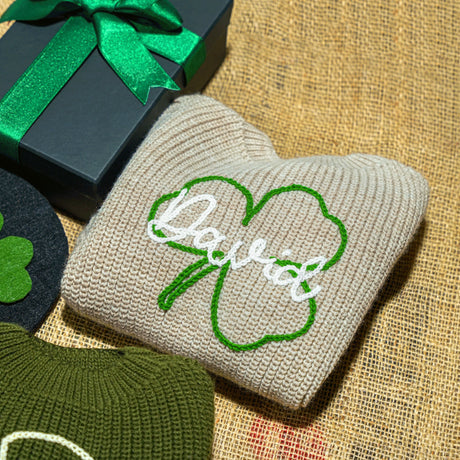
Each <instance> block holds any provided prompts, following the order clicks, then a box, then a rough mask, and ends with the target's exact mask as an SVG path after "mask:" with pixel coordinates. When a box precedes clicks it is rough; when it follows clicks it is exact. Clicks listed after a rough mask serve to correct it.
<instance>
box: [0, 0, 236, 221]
mask: <svg viewBox="0 0 460 460" xmlns="http://www.w3.org/2000/svg"><path fill="white" fill-rule="evenodd" d="M232 3H233V1H232V0H193V1H191V0H171V4H173V6H174V7H175V8H176V9H177V10H178V12H179V13H180V15H181V17H182V18H183V26H184V27H186V28H187V29H189V30H191V31H192V32H194V33H195V34H197V35H199V36H200V37H201V38H202V39H203V40H204V42H205V46H206V60H205V62H204V63H203V64H202V66H201V67H200V68H199V70H198V71H197V73H196V74H195V75H194V77H193V78H192V79H191V81H190V82H188V83H187V84H186V85H185V75H184V71H183V69H182V67H180V66H179V65H178V64H175V63H173V62H171V61H168V60H167V59H165V58H162V57H160V56H157V55H155V58H156V59H157V60H158V62H159V63H160V64H161V65H162V67H163V68H164V69H165V70H166V71H167V73H168V74H169V75H170V76H171V78H172V79H173V80H174V81H175V82H176V83H177V84H178V85H179V86H180V87H181V88H184V89H183V90H182V91H181V92H178V91H171V90H166V89H164V88H151V89H150V94H149V98H148V101H147V104H146V105H142V104H141V103H140V102H139V100H138V99H137V98H136V97H135V96H134V95H133V94H132V93H131V92H130V90H129V89H128V88H127V87H126V86H125V85H124V83H123V82H122V81H121V79H120V78H119V77H118V76H117V75H116V74H115V72H114V71H113V70H112V69H111V68H110V66H109V65H108V64H107V62H106V61H105V60H104V59H103V58H102V56H101V55H100V53H99V51H98V50H97V49H96V50H94V51H93V52H92V53H91V55H90V56H89V57H88V59H87V60H86V61H85V62H84V63H83V65H82V66H81V67H80V68H79V69H78V71H77V72H76V73H75V74H74V75H73V77H72V78H71V79H70V80H69V82H68V83H67V84H66V85H65V86H64V88H63V89H62V90H61V91H60V92H59V94H58V95H57V96H56V97H55V98H54V99H53V100H52V102H51V103H50V104H49V105H48V106H47V108H46V110H45V111H44V112H43V113H42V115H40V117H39V118H38V119H37V120H36V121H35V123H34V124H33V125H32V127H31V128H30V129H29V131H27V133H26V134H25V135H24V137H23V138H22V140H21V142H20V146H19V157H20V163H19V164H18V163H16V162H14V161H13V160H11V159H10V158H9V157H6V156H5V155H2V152H1V151H0V167H2V168H5V169H9V170H10V171H12V172H15V173H16V174H19V175H21V176H23V177H24V178H25V179H27V180H29V181H30V182H31V183H32V184H34V185H35V186H36V187H37V188H38V189H40V190H41V191H42V193H44V194H45V195H46V196H47V197H48V199H49V200H50V201H51V203H52V204H53V205H54V206H56V207H58V208H61V209H63V210H64V211H67V212H69V213H70V214H72V215H74V216H75V217H77V218H79V219H83V220H87V219H88V218H89V217H90V216H91V214H92V213H93V212H94V211H95V210H96V208H97V207H98V206H99V205H100V204H101V203H102V201H103V199H104V197H105V196H106V195H107V193H108V192H109V191H110V188H111V186H112V185H113V183H114V181H115V180H116V178H117V176H118V175H119V173H120V172H121V170H122V168H123V166H124V165H125V163H126V162H127V161H128V160H129V158H130V156H131V155H132V153H133V151H134V150H135V148H136V147H137V145H138V144H139V142H140V141H141V140H142V138H143V137H144V136H145V134H146V133H147V131H148V130H149V129H150V127H151V126H152V124H153V123H154V122H155V120H156V119H157V118H158V117H159V116H160V115H161V113H162V112H163V110H164V109H165V108H166V107H167V106H168V105H169V104H170V102H171V101H172V100H173V99H174V98H175V97H177V96H179V95H180V94H184V93H191V92H196V91H199V90H200V89H201V88H203V86H204V85H205V84H206V83H207V82H208V81H209V79H210V78H211V76H212V75H213V73H214V72H215V71H216V70H217V68H218V67H219V65H220V63H221V62H222V60H223V59H224V57H225V49H226V36H227V26H228V23H229V20H230V13H231V9H232ZM62 25H63V21H57V22H56V21H54V22H53V21H47V22H45V23H44V22H42V23H40V24H39V25H38V24H33V23H27V24H25V23H19V22H17V23H15V24H14V25H13V26H12V27H11V28H10V29H9V30H8V32H7V33H6V34H5V35H4V36H3V37H2V39H1V40H0V69H1V70H0V99H1V98H3V96H4V95H5V94H6V93H7V92H8V90H9V89H10V88H11V87H12V86H13V85H14V83H15V82H16V80H17V79H18V78H19V77H20V76H21V75H22V73H23V72H24V71H25V70H26V69H27V68H28V67H29V65H30V64H31V63H32V62H33V60H34V59H35V58H36V56H37V55H38V54H39V53H40V52H41V51H42V50H43V48H44V47H45V46H46V45H47V44H48V42H49V41H50V40H51V39H52V38H53V37H54V35H55V34H56V33H57V31H58V30H59V29H60V28H61V27H62Z"/></svg>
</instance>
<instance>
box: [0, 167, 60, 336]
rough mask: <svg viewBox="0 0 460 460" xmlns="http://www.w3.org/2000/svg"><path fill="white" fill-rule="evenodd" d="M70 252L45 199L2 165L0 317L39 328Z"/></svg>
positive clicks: (0, 179) (0, 199)
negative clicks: (3, 168)
mask: <svg viewBox="0 0 460 460" xmlns="http://www.w3.org/2000/svg"><path fill="white" fill-rule="evenodd" d="M67 255H68V246H67V238H66V235H65V233H64V229H63V228H62V225H61V222H60V220H59V218H58V216H57V215H56V213H55V212H54V210H53V208H52V207H51V205H50V204H49V203H48V201H47V200H46V198H45V197H43V196H42V195H41V194H40V193H39V192H38V191H37V190H36V189H35V188H34V187H32V185H30V184H29V183H28V182H26V181H25V180H23V179H21V178H19V177H17V176H15V175H13V174H11V173H9V172H6V171H4V170H2V169H0V321H4V322H11V323H16V324H19V325H21V326H23V327H25V328H26V329H28V330H29V331H32V330H34V329H36V328H37V327H38V326H39V325H40V323H41V322H42V321H43V319H44V317H45V316H46V314H47V313H48V311H49V310H50V308H51V306H52V305H53V303H54V301H55V300H56V298H57V296H58V294H59V288H60V283H61V277H62V271H63V270H64V265H65V262H66V260H67Z"/></svg>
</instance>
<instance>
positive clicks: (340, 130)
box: [0, 0, 460, 460]
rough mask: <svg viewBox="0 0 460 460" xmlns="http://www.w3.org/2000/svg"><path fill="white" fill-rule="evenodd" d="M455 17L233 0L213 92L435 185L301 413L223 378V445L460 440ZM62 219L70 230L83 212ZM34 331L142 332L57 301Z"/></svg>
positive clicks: (297, 148)
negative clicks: (84, 315) (348, 341)
mask: <svg viewBox="0 0 460 460" xmlns="http://www.w3.org/2000/svg"><path fill="white" fill-rule="evenodd" d="M8 3H9V0H6V1H5V0H0V5H1V8H3V9H4V8H5V7H6V5H7V4H8ZM459 23H460V6H459V5H458V2H457V1H455V0H449V1H442V2H441V1H433V2H418V1H417V2H412V1H385V2H383V1H376V2H339V3H337V2H332V1H324V2H314V3H313V2H305V1H302V0H294V1H291V2H285V1H279V0H261V1H260V2H251V1H248V0H236V2H235V8H234V12H233V16H232V19H231V25H230V29H229V50H228V56H227V59H226V61H225V62H224V64H223V66H222V67H221V69H220V70H219V72H218V74H217V75H216V76H215V77H214V78H213V80H212V82H211V83H210V84H209V86H208V87H207V89H206V91H205V93H206V94H208V95H210V96H213V97H215V98H216V99H218V100H220V101H221V102H223V103H225V104H227V105H229V106H230V107H232V108H234V109H235V110H236V111H237V112H239V113H240V114H241V115H243V116H244V117H245V118H246V119H247V120H248V121H249V122H251V123H253V124H254V125H256V126H257V127H258V128H260V129H262V130H263V131H265V132H266V133H267V134H268V135H269V136H270V137H271V138H272V140H273V143H274V146H275V149H276V150H277V152H278V153H279V154H280V155H281V156H283V157H285V158H288V157H297V156H310V155H317V154H334V155H343V154H348V153H351V152H366V153H373V154H377V155H382V156H385V157H388V158H394V159H397V160H398V161H400V162H402V163H404V164H407V165H409V166H412V167H414V168H415V169H416V170H418V171H420V172H422V174H424V176H425V177H426V178H427V179H428V181H429V183H430V188H431V201H430V205H429V206H428V212H427V215H426V219H425V222H424V224H422V227H421V229H420V230H419V232H418V233H417V235H416V238H415V241H414V242H413V243H412V244H411V245H410V247H409V250H408V251H407V253H406V254H405V256H403V258H402V259H401V260H400V262H399V263H398V264H397V266H396V267H395V269H394V270H393V272H392V275H391V276H390V279H389V280H388V281H387V283H386V285H385V286H384V288H383V289H382V291H381V293H380V296H379V299H378V300H377V302H376V303H375V305H374V307H373V308H372V310H371V312H370V313H369V315H368V316H367V319H366V321H365V324H364V325H363V327H362V328H361V330H360V332H359V334H358V335H357V337H356V338H355V340H354V341H353V344H352V346H351V347H350V350H349V351H348V352H347V353H346V355H345V356H344V357H343V359H342V360H341V362H340V364H339V367H338V368H337V369H336V370H335V371H334V372H333V374H332V375H331V376H330V378H329V379H328V380H327V381H326V382H325V384H324V385H323V387H322V389H321V390H320V392H319V393H318V394H317V396H316V397H315V398H314V400H313V402H312V403H311V404H310V405H309V406H308V407H307V408H306V409H303V410H301V411H298V412H292V413H291V412H289V411H286V410H284V409H282V408H281V407H280V406H277V405H276V404H274V403H270V402H268V401H267V400H265V399H263V398H261V397H258V396H255V395H254V394H253V393H249V392H245V391H242V390H241V389H240V388H239V387H237V386H235V385H233V384H230V383H228V382H227V381H224V380H221V379H218V380H217V393H216V406H217V408H216V427H215V440H214V458H216V459H237V458H239V459H310V460H312V459H314V460H319V459H321V460H322V459H344V458H350V459H363V460H364V459H397V458H401V459H412V458H427V459H435V458H436V459H437V458H445V459H453V458H458V457H459V456H460V442H459V436H458V432H459V430H458V420H459V418H460V399H459V392H458V383H459V382H458V376H459V374H460V358H459V356H460V350H459V338H458V337H459V330H460V317H459V310H458V304H459V297H460V295H459V294H460V292H459V285H460V283H459V281H460V280H459V269H458V260H459V257H460V249H459V248H460V233H459V230H458V222H459V214H460V209H459V208H460V204H459V203H460V194H459V190H460V180H459V170H460V162H459V157H460V155H459V154H460V152H459V150H460V128H459V127H460V108H459V103H460V99H459V97H458V87H459V86H458V85H459V82H460V69H459V64H458V62H459V57H460V36H459V35H458V24H459ZM0 27H2V26H0ZM0 30H1V31H3V30H5V26H3V27H2V29H0ZM3 65H4V64H3ZM61 219H62V221H63V224H64V226H65V228H66V230H67V233H68V236H69V240H70V244H71V246H72V245H73V243H74V241H75V237H76V235H77V234H78V233H79V232H80V230H81V228H82V227H81V225H80V224H79V223H78V222H75V221H73V220H72V219H69V218H67V217H65V216H61ZM38 335H39V337H41V338H43V339H45V340H48V341H51V342H53V343H56V344H61V345H66V346H81V347H93V346H101V345H102V346H120V345H124V344H127V343H132V342H131V341H128V340H127V339H126V338H124V337H123V336H120V335H118V334H115V333H112V332H111V331H109V330H106V329H103V328H100V327H98V326H96V325H95V324H93V323H91V322H89V321H86V320H82V319H81V318H80V317H79V316H77V315H76V314H74V313H72V312H71V311H70V310H69V309H68V308H67V307H65V306H64V304H63V302H62V301H59V302H58V304H57V305H56V307H55V309H54V310H53V312H52V313H51V315H50V316H49V318H48V320H47V321H46V323H45V324H44V325H43V327H42V328H41V329H40V330H39V332H38Z"/></svg>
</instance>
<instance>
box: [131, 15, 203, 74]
mask: <svg viewBox="0 0 460 460" xmlns="http://www.w3.org/2000/svg"><path fill="white" fill-rule="evenodd" d="M135 27H136V29H137V30H138V32H139V37H140V39H141V41H142V43H143V44H144V45H145V46H146V47H147V48H148V49H149V50H150V51H153V52H154V53H157V54H159V55H160V56H163V57H165V58H167V59H169V60H171V61H173V62H175V63H176V64H179V65H181V66H182V67H183V69H184V72H185V77H186V80H187V82H189V81H190V80H191V78H192V77H193V75H195V73H196V72H197V70H198V69H199V68H200V67H201V65H202V64H203V62H204V61H205V59H206V49H205V45H204V41H203V40H202V39H201V37H199V36H198V35H196V34H194V33H193V32H191V31H190V30H188V29H186V28H185V27H183V28H182V29H180V30H179V31H178V32H164V31H160V30H159V29H155V28H153V27H147V26H145V25H143V24H138V23H136V24H135ZM152 30H153V32H152Z"/></svg>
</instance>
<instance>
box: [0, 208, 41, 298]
mask: <svg viewBox="0 0 460 460" xmlns="http://www.w3.org/2000/svg"><path fill="white" fill-rule="evenodd" d="M2 227H3V216H2V214H1V213H0V230H1V229H2ZM33 255H34V250H33V245H32V243H31V242H30V241H29V240H27V239H26V238H21V237H18V236H8V237H6V238H3V239H1V240H0V302H2V303H13V302H17V301H18V300H22V299H23V298H24V297H25V296H26V295H27V294H28V293H29V292H30V290H31V289H32V280H31V279H30V276H29V274H28V273H27V271H26V269H25V267H27V265H28V264H29V263H30V261H31V260H32V257H33Z"/></svg>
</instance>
